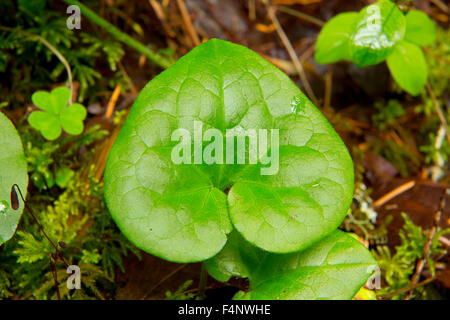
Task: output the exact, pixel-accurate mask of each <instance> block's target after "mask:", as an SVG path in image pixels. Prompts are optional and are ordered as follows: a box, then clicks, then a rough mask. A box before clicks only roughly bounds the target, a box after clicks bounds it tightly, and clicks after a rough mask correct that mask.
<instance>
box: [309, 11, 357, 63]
mask: <svg viewBox="0 0 450 320" xmlns="http://www.w3.org/2000/svg"><path fill="white" fill-rule="evenodd" d="M357 17H358V14H357V13H356V12H345V13H341V14H338V15H336V16H335V17H333V18H332V19H331V20H330V21H328V22H327V23H326V24H325V26H324V27H323V28H322V30H320V34H319V37H318V39H317V42H316V53H315V56H314V57H315V59H316V61H317V62H318V63H321V64H326V63H333V62H337V61H339V60H349V61H350V60H351V58H352V57H351V52H350V45H351V37H352V33H353V30H354V24H355V22H356V18H357Z"/></svg>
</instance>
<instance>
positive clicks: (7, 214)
mask: <svg viewBox="0 0 450 320" xmlns="http://www.w3.org/2000/svg"><path fill="white" fill-rule="evenodd" d="M0 128H1V129H0V150H1V152H0V206H1V207H2V208H3V209H2V210H1V211H2V212H1V213H0V244H2V243H3V242H5V241H7V240H9V239H10V238H11V237H12V236H13V235H14V232H15V231H16V228H17V224H18V223H19V219H20V216H21V214H22V211H23V202H22V201H21V199H20V198H19V205H20V206H19V209H18V210H14V209H13V208H12V207H11V205H10V203H9V201H10V199H11V197H10V194H11V188H12V186H13V185H14V184H17V185H18V186H19V187H20V190H21V191H22V194H23V196H24V197H26V193H27V186H28V175H27V163H26V160H25V156H24V154H23V149H22V142H21V141H20V138H19V135H18V133H17V131H16V129H15V128H14V126H13V124H12V123H11V121H9V119H8V118H7V117H6V116H5V115H4V114H3V113H1V112H0Z"/></svg>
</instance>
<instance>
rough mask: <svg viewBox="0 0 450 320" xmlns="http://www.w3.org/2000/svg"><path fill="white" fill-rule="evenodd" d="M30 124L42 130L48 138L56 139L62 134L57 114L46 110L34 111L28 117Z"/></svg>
mask: <svg viewBox="0 0 450 320" xmlns="http://www.w3.org/2000/svg"><path fill="white" fill-rule="evenodd" d="M28 122H29V123H30V126H32V127H33V128H35V129H37V130H39V131H41V133H42V135H43V136H44V137H45V139H47V140H55V139H56V138H58V137H59V136H60V135H61V125H60V123H59V119H58V117H57V116H55V115H53V114H52V113H48V112H44V111H33V112H32V113H31V114H30V116H29V117H28Z"/></svg>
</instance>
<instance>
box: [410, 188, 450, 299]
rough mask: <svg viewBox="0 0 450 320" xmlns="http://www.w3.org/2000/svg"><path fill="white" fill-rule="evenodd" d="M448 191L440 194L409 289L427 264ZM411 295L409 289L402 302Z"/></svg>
mask: <svg viewBox="0 0 450 320" xmlns="http://www.w3.org/2000/svg"><path fill="white" fill-rule="evenodd" d="M449 190H450V189H445V190H444V191H443V192H442V195H441V199H440V201H439V207H438V209H437V211H436V213H435V214H434V219H433V225H432V226H431V229H430V231H428V237H427V241H426V242H425V246H424V247H423V258H422V259H420V260H419V261H418V262H417V264H416V271H415V272H414V274H413V276H412V279H411V287H414V286H415V285H416V284H417V283H418V282H419V279H420V275H421V273H422V271H423V268H424V267H425V264H426V263H427V260H428V255H429V252H430V248H431V246H432V243H433V239H434V237H435V235H436V232H437V230H438V228H439V223H440V221H441V217H442V211H444V207H445V197H446V196H447V195H448V193H449ZM412 295H413V290H412V289H411V290H409V292H408V293H407V294H406V296H405V298H404V300H409V299H411V297H412Z"/></svg>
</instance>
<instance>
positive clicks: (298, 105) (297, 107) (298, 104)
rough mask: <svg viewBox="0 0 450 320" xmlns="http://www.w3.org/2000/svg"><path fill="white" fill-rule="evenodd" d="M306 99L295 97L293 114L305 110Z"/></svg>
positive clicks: (293, 99)
mask: <svg viewBox="0 0 450 320" xmlns="http://www.w3.org/2000/svg"><path fill="white" fill-rule="evenodd" d="M305 103H306V101H305V99H302V97H301V96H300V95H298V96H294V97H293V98H292V101H291V106H292V112H294V113H297V112H300V111H303V110H304V109H305Z"/></svg>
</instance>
